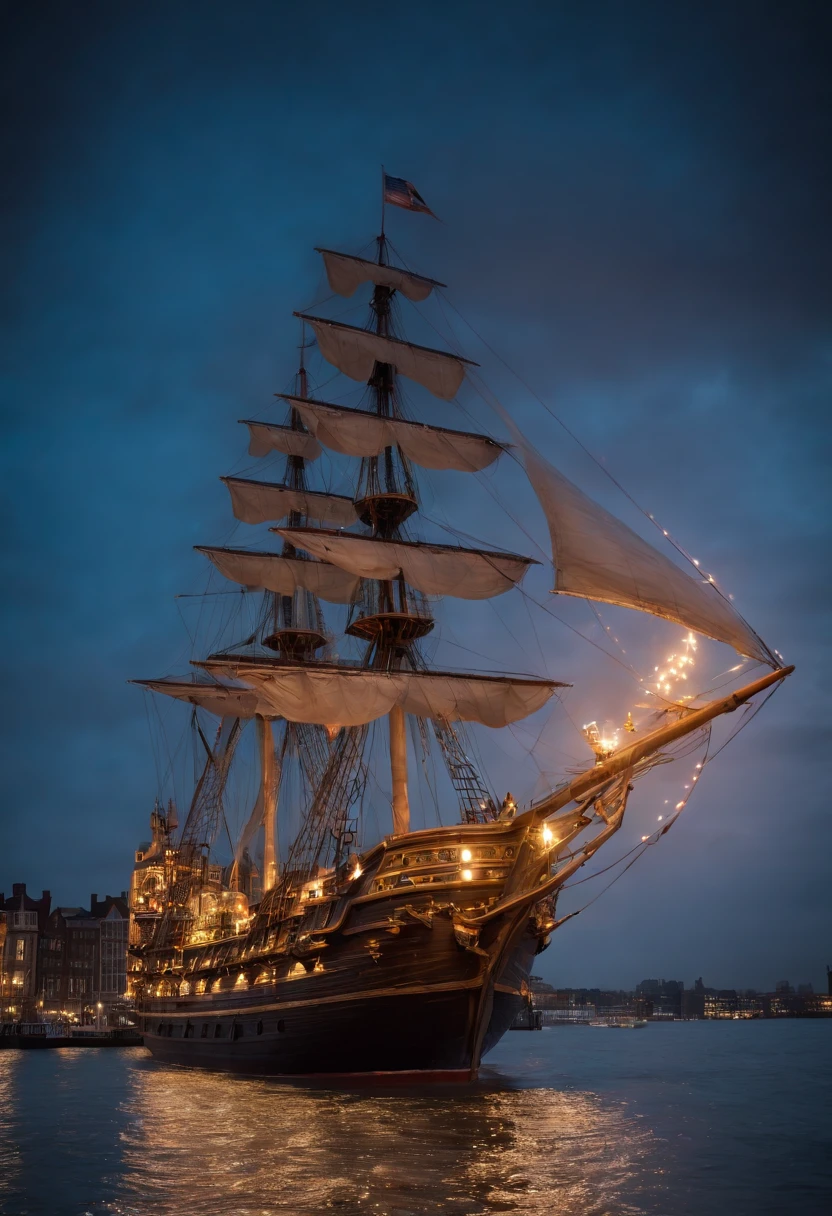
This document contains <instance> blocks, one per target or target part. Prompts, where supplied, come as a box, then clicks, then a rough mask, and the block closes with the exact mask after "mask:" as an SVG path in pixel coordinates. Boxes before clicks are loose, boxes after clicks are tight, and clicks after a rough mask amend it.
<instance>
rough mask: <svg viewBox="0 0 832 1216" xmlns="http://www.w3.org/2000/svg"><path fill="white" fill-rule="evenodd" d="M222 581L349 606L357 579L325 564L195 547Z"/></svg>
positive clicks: (232, 550) (201, 546)
mask: <svg viewBox="0 0 832 1216" xmlns="http://www.w3.org/2000/svg"><path fill="white" fill-rule="evenodd" d="M195 548H196V549H197V551H198V552H199V553H204V554H205V556H206V557H207V558H209V559H210V560H211V561H212V562H213V563H214V565H215V566H216V568H217V569H218V570H219V572H220V574H222V575H223V576H224V577H225V578H228V579H231V581H232V582H233V583H242V585H243V586H244V587H250V588H255V587H258V588H259V587H262V588H264V589H265V590H266V591H274V592H276V593H277V594H278V595H294V593H295V591H297V590H298V588H303V589H304V590H305V591H311V592H312V593H313V594H314V595H317V596H319V597H320V598H321V599H322V600H326V601H327V603H329V604H348V603H349V602H350V601H351V599H352V597H353V595H354V594H355V591H356V588H357V587H358V584H359V581H360V579H359V577H358V575H356V574H351V573H349V572H348V571H347V570H342V569H340V568H339V567H338V566H332V565H330V564H329V563H328V562H313V561H304V560H302V559H301V558H298V557H282V556H281V555H280V554H278V553H253V552H251V551H250V550H248V549H220V548H214V547H212V546H209V545H196V546H195Z"/></svg>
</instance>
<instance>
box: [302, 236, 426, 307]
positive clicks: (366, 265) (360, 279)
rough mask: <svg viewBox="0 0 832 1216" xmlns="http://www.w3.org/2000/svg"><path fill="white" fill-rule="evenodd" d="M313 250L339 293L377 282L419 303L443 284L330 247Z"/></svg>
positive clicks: (342, 294) (352, 290) (340, 294)
mask: <svg viewBox="0 0 832 1216" xmlns="http://www.w3.org/2000/svg"><path fill="white" fill-rule="evenodd" d="M316 252H318V253H319V254H320V255H321V257H322V258H323V260H324V267H325V269H326V277H327V280H328V281H329V285H330V287H331V288H332V290H333V291H334V292H336V293H337V294H338V295H339V296H351V295H353V294H354V292H355V290H356V288H358V287H360V286H361V284H362V283H376V284H378V285H379V286H381V287H390V288H392V289H393V290H394V291H400V292H401V294H402V295H403V296H407V298H408V300H413V301H414V303H417V304H418V303H419V302H420V301H422V300H426V299H427V298H428V296H429V295H430V293H431V292H432V291H433V289H434V287H444V286H445V284H444V283H437V281H436V279H426V278H425V277H424V275H421V274H411V272H410V271H409V270H399V268H398V266H379V265H378V263H377V262H368V261H366V260H365V259H364V258H356V257H352V256H351V255H350V254H348V253H336V252H335V250H333V249H318V250H317V251H316Z"/></svg>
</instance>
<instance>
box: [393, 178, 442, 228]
mask: <svg viewBox="0 0 832 1216" xmlns="http://www.w3.org/2000/svg"><path fill="white" fill-rule="evenodd" d="M384 201H385V203H392V204H393V206H394V207H404V208H405V210H406V211H424V212H425V214H426V215H433V212H432V211H431V209H430V207H429V206H428V205H427V203H426V202H425V200H424V199H423V198H422V196H421V194H420V193H419V191H418V190H417V189H416V187H415V186H414V185H413V182H408V181H405V179H404V178H403V177H391V176H390V174H389V173H385V175H384ZM433 218H434V219H436V218H437V217H436V216H435V215H433Z"/></svg>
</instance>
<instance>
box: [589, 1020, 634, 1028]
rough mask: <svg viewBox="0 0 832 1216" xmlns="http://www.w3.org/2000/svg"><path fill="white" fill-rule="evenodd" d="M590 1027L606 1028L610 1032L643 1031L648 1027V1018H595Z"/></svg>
mask: <svg viewBox="0 0 832 1216" xmlns="http://www.w3.org/2000/svg"><path fill="white" fill-rule="evenodd" d="M587 1025H588V1026H596V1027H604V1028H606V1029H609V1030H641V1029H642V1028H643V1027H645V1026H646V1025H647V1019H646V1018H593V1019H592V1021H590V1022H587Z"/></svg>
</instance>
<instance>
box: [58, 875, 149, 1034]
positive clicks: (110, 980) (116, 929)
mask: <svg viewBox="0 0 832 1216" xmlns="http://www.w3.org/2000/svg"><path fill="white" fill-rule="evenodd" d="M127 925H128V910H127V892H126V891H122V893H121V895H120V896H115V895H106V896H105V897H104V899H99V898H98V896H97V895H95V894H93V895H92V896H91V897H90V908H89V911H88V910H87V909H86V908H80V907H71V908H65V907H59V908H55V909H54V910H53V912H52V913H51V915H50V916H49V918H48V919H47V922H46V925H45V928H44V933H43V935H42V937H41V940H40V949H39V952H38V953H39V968H38V1007H39V1010H40V1012H41V1013H42V1014H43V1016H44V1017H53V1018H54V1017H71V1018H73V1019H74V1020H76V1021H79V1022H84V1021H87V1022H89V1021H92V1020H96V1021H103V1022H108V1021H109V1017H110V1010H111V1008H112V1007H113V1006H114V1005H118V1004H120V1003H121V1002H123V1001H124V998H125V993H126V989H127V982H126V971H127Z"/></svg>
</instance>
